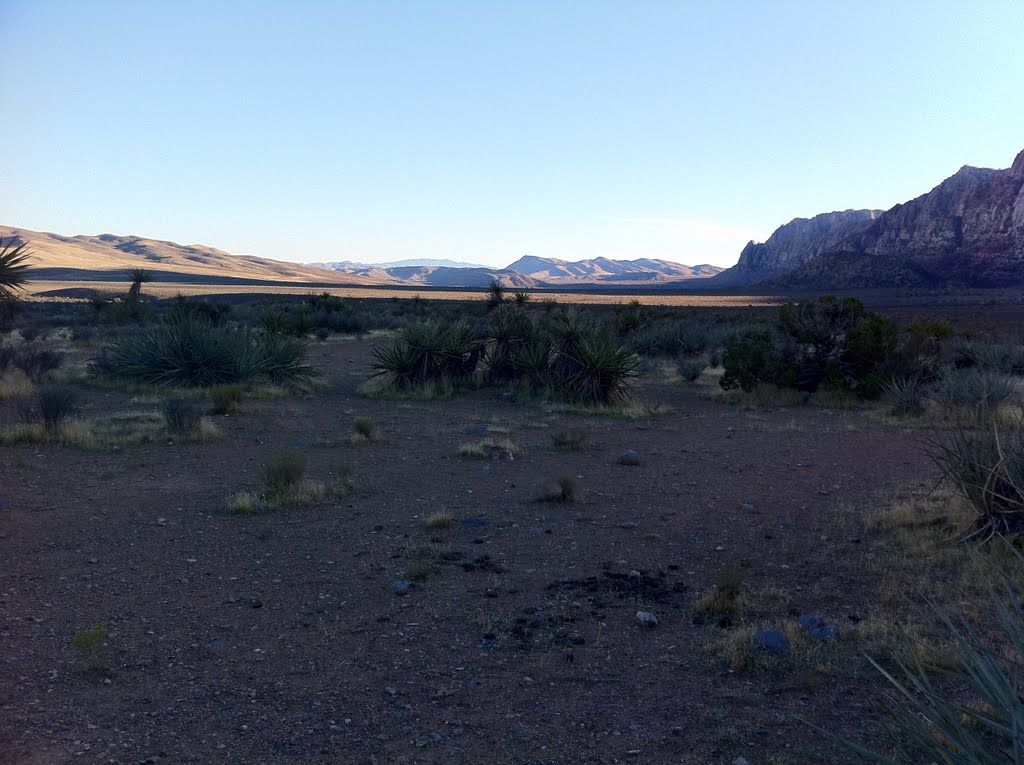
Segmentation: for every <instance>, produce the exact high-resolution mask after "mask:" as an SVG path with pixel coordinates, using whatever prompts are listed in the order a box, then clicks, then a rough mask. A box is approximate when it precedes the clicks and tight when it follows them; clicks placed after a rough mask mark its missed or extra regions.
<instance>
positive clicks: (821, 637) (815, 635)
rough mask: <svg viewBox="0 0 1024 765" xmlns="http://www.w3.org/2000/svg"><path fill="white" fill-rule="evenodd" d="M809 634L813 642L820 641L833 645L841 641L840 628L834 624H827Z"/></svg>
mask: <svg viewBox="0 0 1024 765" xmlns="http://www.w3.org/2000/svg"><path fill="white" fill-rule="evenodd" d="M808 634H810V636H811V640H818V641H820V642H823V643H832V642H835V641H836V640H839V627H837V626H836V625H834V624H826V625H824V626H822V627H818V628H817V629H813V630H811V631H810V632H809V633H808Z"/></svg>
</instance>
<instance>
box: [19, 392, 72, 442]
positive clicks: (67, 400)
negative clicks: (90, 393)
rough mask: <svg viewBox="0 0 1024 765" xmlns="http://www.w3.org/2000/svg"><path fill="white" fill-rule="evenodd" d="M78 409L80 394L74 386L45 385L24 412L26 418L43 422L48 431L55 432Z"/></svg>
mask: <svg viewBox="0 0 1024 765" xmlns="http://www.w3.org/2000/svg"><path fill="white" fill-rule="evenodd" d="M78 409H79V405H78V394H77V393H76V392H75V391H74V390H73V389H72V388H67V387H64V386H60V385H44V386H43V387H42V388H40V389H39V390H38V391H37V392H36V395H35V400H34V401H33V404H32V406H31V407H30V408H29V409H27V410H26V411H25V412H24V418H25V419H26V420H28V421H30V422H41V423H42V424H43V428H45V429H46V431H47V432H48V433H53V432H54V431H56V430H57V429H58V428H60V426H61V425H62V424H63V423H65V422H66V421H67V420H69V419H70V418H71V417H73V416H74V415H75V414H76V413H77V412H78Z"/></svg>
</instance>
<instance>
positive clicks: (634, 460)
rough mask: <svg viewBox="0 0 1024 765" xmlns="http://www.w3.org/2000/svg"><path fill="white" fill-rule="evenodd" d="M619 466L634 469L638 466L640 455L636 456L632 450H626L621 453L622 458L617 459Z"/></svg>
mask: <svg viewBox="0 0 1024 765" xmlns="http://www.w3.org/2000/svg"><path fill="white" fill-rule="evenodd" d="M619 464H620V465H629V466H631V467H636V466H637V465H639V464H640V455H639V454H637V453H636V451H635V450H633V449H627V450H626V451H625V452H623V454H622V456H621V457H619Z"/></svg>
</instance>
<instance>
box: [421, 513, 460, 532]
mask: <svg viewBox="0 0 1024 765" xmlns="http://www.w3.org/2000/svg"><path fill="white" fill-rule="evenodd" d="M454 525H455V516H454V515H452V514H451V513H450V512H448V511H447V510H441V511H440V512H437V513H433V514H431V515H428V516H427V517H426V518H424V519H423V526H424V527H425V528H428V529H450V528H451V527H452V526H454Z"/></svg>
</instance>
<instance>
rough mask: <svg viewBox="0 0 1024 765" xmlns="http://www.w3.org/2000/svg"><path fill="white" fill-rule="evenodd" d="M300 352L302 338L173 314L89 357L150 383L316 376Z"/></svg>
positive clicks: (97, 368) (111, 372)
mask: <svg viewBox="0 0 1024 765" xmlns="http://www.w3.org/2000/svg"><path fill="white" fill-rule="evenodd" d="M305 353H306V345H305V343H303V342H302V341H300V340H297V339H295V338H287V337H281V336H278V335H272V334H266V333H257V332H253V331H251V330H247V329H244V328H241V327H236V326H232V325H227V324H222V325H220V324H211V323H210V322H209V321H207V320H205V319H199V318H196V317H175V318H172V319H169V320H167V321H165V322H162V323H160V324H156V325H153V326H149V327H140V328H138V329H136V330H134V331H132V332H129V333H127V334H125V335H123V336H122V337H120V338H119V339H118V340H116V341H115V342H114V343H113V345H112V346H111V347H110V348H109V349H108V350H107V351H106V352H105V353H104V354H103V355H102V356H101V357H100V358H98V359H94V360H93V362H92V364H91V370H92V372H93V373H94V374H98V375H104V376H108V377H113V378H118V379H123V380H131V381H134V382H141V383H148V384H153V385H181V386H187V387H206V386H212V385H220V384H223V383H242V382H252V381H269V382H274V383H281V384H288V383H292V384H295V383H298V384H303V383H309V382H311V381H312V380H313V379H314V378H315V377H316V376H317V373H316V370H314V369H313V368H312V367H310V366H307V365H305V364H303V363H302V362H303V359H304V356H305Z"/></svg>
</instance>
